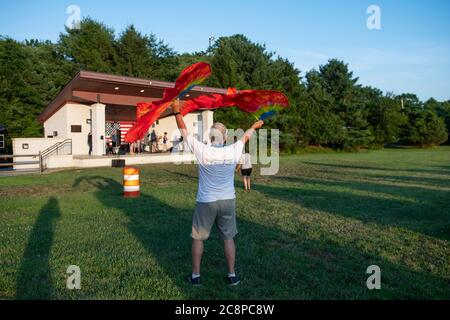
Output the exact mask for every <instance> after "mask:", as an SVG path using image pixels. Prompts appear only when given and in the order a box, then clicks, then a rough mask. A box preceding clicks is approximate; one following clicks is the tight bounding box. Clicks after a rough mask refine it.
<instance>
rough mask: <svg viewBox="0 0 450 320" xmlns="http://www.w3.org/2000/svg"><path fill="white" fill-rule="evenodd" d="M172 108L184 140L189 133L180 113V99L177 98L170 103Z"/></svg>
mask: <svg viewBox="0 0 450 320" xmlns="http://www.w3.org/2000/svg"><path fill="white" fill-rule="evenodd" d="M172 110H173V112H174V113H175V120H176V121H177V126H178V129H179V130H180V132H181V135H182V136H183V139H184V141H186V140H187V136H188V135H189V132H188V131H187V128H186V124H185V123H184V119H183V116H182V115H181V113H180V101H179V100H178V99H177V100H175V101H174V102H173V103H172Z"/></svg>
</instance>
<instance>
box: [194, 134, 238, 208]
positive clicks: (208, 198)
mask: <svg viewBox="0 0 450 320" xmlns="http://www.w3.org/2000/svg"><path fill="white" fill-rule="evenodd" d="M186 142H187V145H188V146H189V149H191V151H192V152H193V153H194V155H195V157H196V158H197V161H198V176H199V182H198V191H197V202H213V201H217V200H227V199H234V198H235V197H236V195H235V192H234V171H235V169H236V164H237V163H238V161H239V158H240V157H241V155H242V150H243V149H244V142H242V141H241V140H238V141H237V142H236V143H234V144H232V145H229V146H224V147H222V146H215V145H211V144H204V143H202V142H200V141H198V140H197V139H195V138H194V137H193V136H192V135H188V136H187V138H186Z"/></svg>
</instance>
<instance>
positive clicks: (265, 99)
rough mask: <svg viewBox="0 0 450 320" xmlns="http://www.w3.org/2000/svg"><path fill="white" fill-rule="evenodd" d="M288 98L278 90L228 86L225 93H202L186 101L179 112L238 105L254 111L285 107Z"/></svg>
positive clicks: (245, 109)
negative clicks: (239, 88) (202, 94)
mask: <svg viewBox="0 0 450 320" xmlns="http://www.w3.org/2000/svg"><path fill="white" fill-rule="evenodd" d="M288 105H289V100H288V98H287V97H286V96H285V95H284V94H283V93H281V92H279V91H273V90H241V91H239V92H238V91H236V89H235V88H229V89H228V92H227V93H226V94H212V95H204V96H200V97H198V98H195V99H191V100H188V101H186V103H185V104H184V106H183V108H182V110H181V113H182V114H183V115H186V114H188V113H190V112H192V111H195V110H198V109H217V108H223V107H233V106H235V107H238V108H239V109H241V110H243V111H246V112H250V113H256V112H258V111H259V110H261V111H267V110H269V109H268V108H270V107H272V106H273V107H281V108H284V107H287V106H288Z"/></svg>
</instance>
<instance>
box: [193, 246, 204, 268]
mask: <svg viewBox="0 0 450 320" xmlns="http://www.w3.org/2000/svg"><path fill="white" fill-rule="evenodd" d="M202 256H203V240H195V239H192V273H195V274H200V265H201V263H202Z"/></svg>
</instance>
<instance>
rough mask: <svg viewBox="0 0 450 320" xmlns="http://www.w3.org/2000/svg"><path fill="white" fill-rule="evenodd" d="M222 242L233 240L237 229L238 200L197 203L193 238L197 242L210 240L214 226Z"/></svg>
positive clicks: (193, 220)
mask: <svg viewBox="0 0 450 320" xmlns="http://www.w3.org/2000/svg"><path fill="white" fill-rule="evenodd" d="M214 223H215V224H216V226H217V229H218V230H219V236H220V238H221V239H222V240H228V239H233V238H234V236H235V235H236V234H237V228H236V199H227V200H217V201H214V202H197V203H196V204H195V212H194V217H193V219H192V233H191V237H192V238H193V239H196V240H206V239H208V238H209V235H210V233H211V228H212V226H213V224H214Z"/></svg>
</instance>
